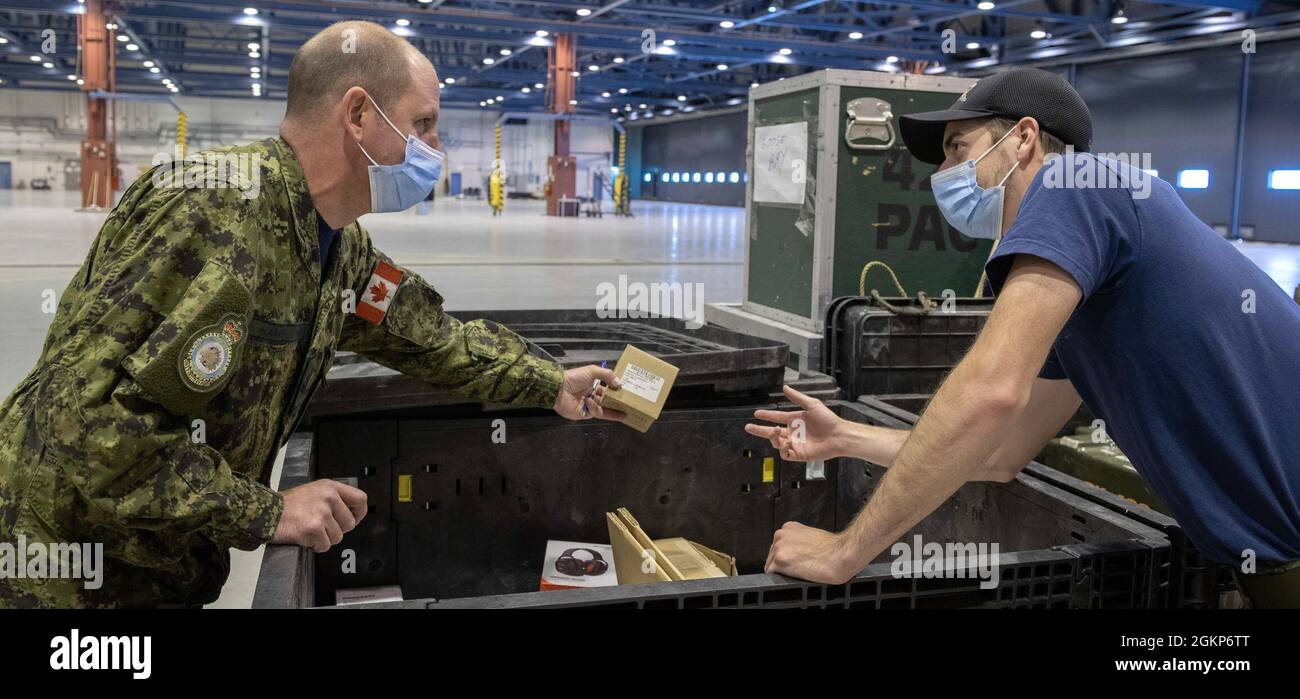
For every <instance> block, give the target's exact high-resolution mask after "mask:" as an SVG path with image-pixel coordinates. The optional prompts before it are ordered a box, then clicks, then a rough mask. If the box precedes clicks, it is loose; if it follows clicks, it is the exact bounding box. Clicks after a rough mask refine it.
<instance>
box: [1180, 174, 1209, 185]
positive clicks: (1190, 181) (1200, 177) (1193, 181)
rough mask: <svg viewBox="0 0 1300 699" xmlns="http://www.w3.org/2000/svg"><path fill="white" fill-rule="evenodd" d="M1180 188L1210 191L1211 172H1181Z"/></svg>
mask: <svg viewBox="0 0 1300 699" xmlns="http://www.w3.org/2000/svg"><path fill="white" fill-rule="evenodd" d="M1178 186H1179V187H1181V188H1182V189H1209V187H1210V171H1209V170H1179V171H1178Z"/></svg>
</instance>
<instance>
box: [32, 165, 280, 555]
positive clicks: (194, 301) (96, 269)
mask: <svg viewBox="0 0 1300 699" xmlns="http://www.w3.org/2000/svg"><path fill="white" fill-rule="evenodd" d="M138 189H144V190H145V191H144V192H143V193H141V192H140V191H138ZM252 206H253V205H252V203H251V202H249V201H247V200H244V199H243V198H242V195H241V194H240V193H239V192H238V191H237V190H233V189H154V188H150V187H148V186H147V185H145V186H138V187H137V188H133V191H131V192H128V193H127V195H126V196H125V197H124V201H123V203H122V205H120V206H119V207H118V208H117V209H116V210H115V212H114V215H113V216H111V217H110V218H109V220H108V221H107V222H106V223H105V226H104V230H103V231H102V232H101V235H100V237H99V239H98V241H97V247H96V249H95V250H93V251H92V252H91V254H90V256H89V257H88V258H87V261H86V264H85V265H84V266H83V267H82V269H81V270H80V271H79V272H78V274H77V278H75V279H74V280H73V281H72V283H71V284H70V285H69V287H68V289H67V290H66V291H65V292H64V298H63V300H62V303H61V307H60V309H59V315H60V317H63V318H65V319H66V320H64V321H63V322H62V323H63V325H62V326H61V327H59V328H55V329H52V331H51V335H50V340H49V342H50V343H51V344H50V345H49V347H47V354H50V361H51V364H52V367H51V369H50V370H49V371H48V372H47V374H46V377H45V379H44V380H43V381H42V385H41V387H40V400H39V402H38V406H39V407H38V409H39V410H40V411H41V413H42V415H41V416H40V417H39V419H41V420H43V421H45V422H46V423H48V425H47V428H46V429H45V430H43V431H42V432H43V434H44V438H45V445H44V446H45V449H46V453H47V454H49V455H51V456H53V457H54V459H53V462H54V463H56V464H57V465H58V467H59V468H60V469H61V470H62V471H63V472H64V474H65V476H66V477H67V478H68V479H69V481H70V482H71V483H72V484H73V485H74V486H75V490H76V493H77V495H79V496H80V497H82V498H84V499H85V500H86V501H87V502H88V503H89V505H90V508H89V512H90V513H91V516H92V517H93V518H94V519H97V520H103V521H101V522H98V523H99V524H103V525H106V526H111V527H116V528H127V529H131V530H133V531H136V532H138V533H139V534H141V535H148V534H150V533H152V535H153V536H156V537H157V538H158V539H159V540H170V541H175V540H176V539H178V538H180V539H183V538H184V537H186V536H190V535H199V536H204V537H207V538H208V539H210V540H211V541H213V542H214V543H216V544H217V545H219V546H223V547H231V546H233V547H236V548H240V549H245V550H251V549H254V548H256V547H257V546H259V545H261V544H263V543H265V542H267V541H269V540H270V539H271V537H272V535H273V534H274V533H275V529H276V526H277V525H278V523H279V519H280V514H281V512H282V510H283V499H282V498H281V496H280V495H279V494H278V493H275V492H274V491H272V490H270V489H269V488H267V487H265V486H263V485H261V484H260V483H258V482H256V481H255V480H252V479H250V478H248V477H246V476H244V475H242V474H241V473H239V472H236V471H235V470H232V468H231V465H230V464H228V463H226V462H225V460H224V459H223V457H222V455H221V454H220V453H219V452H218V451H217V450H215V449H213V448H212V447H210V446H208V445H207V444H205V443H203V440H202V439H201V438H200V435H201V430H199V429H196V427H195V426H196V424H201V423H196V422H195V420H196V419H198V418H199V416H200V415H203V416H207V414H206V413H205V412H204V410H205V406H206V405H207V403H208V402H209V401H210V400H211V399H212V397H213V396H214V395H216V394H218V393H219V392H220V391H221V389H222V388H223V387H224V386H225V383H226V382H227V381H228V380H229V378H230V375H231V374H232V373H233V371H230V370H229V369H230V367H233V366H234V365H236V364H237V363H238V361H239V358H240V355H241V350H242V348H243V346H244V345H247V340H246V338H243V337H241V336H242V335H246V332H245V331H246V329H247V327H248V321H249V319H250V317H251V309H252V297H251V294H250V293H249V290H248V289H249V283H248V281H247V279H248V278H251V275H252V271H251V270H248V268H250V267H252V266H253V259H252V257H251V256H249V255H248V253H247V252H246V251H245V250H244V248H243V242H242V241H243V240H244V236H243V235H238V234H237V233H238V231H239V230H240V228H241V227H243V226H245V225H246V223H245V217H247V216H249V215H250V211H251V208H252ZM237 269H240V270H248V271H243V272H242V274H240V273H236V272H235V270H237ZM202 338H211V339H210V340H202ZM241 339H242V340H243V342H242V344H241V342H240V340H241ZM201 340H202V342H206V343H207V344H201V346H203V347H205V348H211V349H210V351H211V352H212V353H213V357H214V358H215V359H214V362H215V363H214V364H212V366H215V367H225V369H226V370H225V371H219V370H214V371H213V372H211V373H210V374H209V375H206V376H197V375H191V376H190V377H189V378H186V376H185V370H186V369H187V368H188V367H189V365H190V363H189V362H185V361H182V356H183V353H187V352H188V349H187V348H189V347H191V346H193V345H194V344H195V343H196V342H200V341H201ZM186 356H187V355H186ZM217 360H220V361H217ZM221 361H224V362H225V363H224V364H222V363H221ZM209 417H210V416H209ZM259 468H260V465H257V467H256V468H253V469H251V470H252V472H254V473H256V472H257V470H258V469H259ZM248 470H249V469H245V471H248Z"/></svg>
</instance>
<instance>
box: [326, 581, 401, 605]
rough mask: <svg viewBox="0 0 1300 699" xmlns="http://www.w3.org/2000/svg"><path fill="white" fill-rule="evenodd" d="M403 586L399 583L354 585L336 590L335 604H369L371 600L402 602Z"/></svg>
mask: <svg viewBox="0 0 1300 699" xmlns="http://www.w3.org/2000/svg"><path fill="white" fill-rule="evenodd" d="M401 601H402V588H401V587H400V586H398V585H380V586H378V587H352V588H347V589H339V590H335V591H334V604H336V605H338V606H343V605H345V604H367V603H371V602H401Z"/></svg>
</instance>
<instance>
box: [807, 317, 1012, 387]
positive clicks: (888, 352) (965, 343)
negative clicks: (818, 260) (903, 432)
mask: <svg viewBox="0 0 1300 699" xmlns="http://www.w3.org/2000/svg"><path fill="white" fill-rule="evenodd" d="M885 302H886V303H888V304H889V306H881V305H878V304H877V302H875V301H874V300H873V299H871V298H868V297H864V296H845V297H841V298H838V299H835V300H834V301H832V302H831V305H830V306H829V307H827V309H826V336H825V340H824V344H823V349H822V371H823V372H825V373H826V374H828V375H830V376H831V378H833V379H834V380H835V383H836V384H838V385H839V387H840V389H842V390H843V391H844V395H845V396H857V395H862V394H872V395H875V394H883V393H888V394H928V393H934V392H935V391H936V390H938V388H939V384H940V383H941V382H942V381H943V378H944V377H945V376H947V374H948V372H949V371H951V370H952V368H953V367H954V366H956V365H957V362H959V361H961V358H962V357H963V356H965V354H966V351H967V350H969V349H970V347H971V345H972V344H974V342H975V337H976V336H977V335H978V334H979V331H980V330H981V329H982V328H983V327H984V323H985V321H986V320H987V319H988V314H989V312H990V311H991V310H992V309H993V299H965V298H961V299H950V300H948V301H946V302H945V301H944V300H942V299H939V300H936V306H935V307H934V308H930V309H926V308H923V307H922V306H921V304H920V303H919V302H918V301H917V300H916V299H908V298H891V299H885Z"/></svg>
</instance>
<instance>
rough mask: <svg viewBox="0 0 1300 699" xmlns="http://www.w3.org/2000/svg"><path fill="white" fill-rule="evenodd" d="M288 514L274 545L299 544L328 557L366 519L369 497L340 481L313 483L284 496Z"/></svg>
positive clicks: (285, 514)
mask: <svg viewBox="0 0 1300 699" xmlns="http://www.w3.org/2000/svg"><path fill="white" fill-rule="evenodd" d="M282 494H283V495H284V514H283V515H281V516H280V524H279V526H277V527H276V529H275V536H274V537H272V539H271V543H273V544H297V545H298V546H305V547H307V548H309V549H311V550H313V551H315V552H316V553H325V552H326V551H328V550H329V548H330V547H331V546H334V545H335V544H337V543H339V542H340V541H342V540H343V535H344V534H346V533H348V532H350V531H352V530H353V529H354V528H355V527H356V526H357V523H358V522H360V521H361V520H362V519H363V518H364V517H365V516H366V493H365V491H363V490H359V489H357V488H353V487H352V486H350V485H344V484H342V483H339V482H338V481H333V480H329V479H323V480H319V481H312V482H311V483H307V484H305V485H300V486H298V487H296V488H290V489H288V490H286V491H284V493H282Z"/></svg>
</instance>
